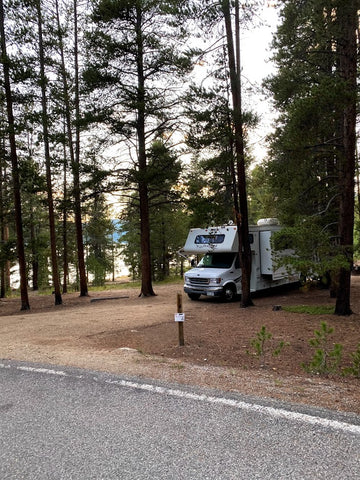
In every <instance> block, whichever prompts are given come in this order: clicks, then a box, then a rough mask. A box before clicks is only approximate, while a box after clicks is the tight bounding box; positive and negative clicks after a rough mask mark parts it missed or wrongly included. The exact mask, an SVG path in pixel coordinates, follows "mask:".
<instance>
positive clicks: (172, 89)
mask: <svg viewBox="0 0 360 480" xmlns="http://www.w3.org/2000/svg"><path fill="white" fill-rule="evenodd" d="M93 5H94V11H93V13H92V19H93V22H94V27H93V29H92V31H90V32H89V34H88V39H89V45H88V52H89V67H88V69H87V72H86V75H85V78H86V80H87V82H88V85H89V86H91V87H92V89H93V90H94V89H95V92H96V93H95V95H93V96H92V97H91V99H92V100H94V99H95V97H96V98H99V95H98V92H99V91H100V90H101V91H102V92H104V90H105V91H108V92H111V96H110V95H108V96H104V95H102V96H101V99H102V101H101V103H100V104H99V102H96V104H97V107H98V108H99V109H100V110H99V111H97V112H94V113H95V115H96V117H97V119H98V120H99V121H100V120H101V121H102V122H103V123H104V124H106V125H107V126H108V128H109V131H110V132H111V134H112V135H113V136H116V137H117V138H118V139H119V140H125V142H126V143H127V146H128V148H129V156H130V157H131V158H133V159H134V164H135V165H136V170H137V171H138V176H137V190H138V196H139V209H140V220H141V223H140V237H141V273H142V275H141V278H142V285H141V293H140V294H141V295H144V296H150V295H154V291H153V287H152V275H151V255H150V251H151V247H150V242H151V240H150V211H149V208H150V207H149V190H148V184H147V170H148V158H147V149H148V148H149V145H150V143H151V142H152V141H153V140H154V139H155V138H156V137H160V136H161V135H163V134H164V133H166V132H167V131H169V133H171V132H172V130H173V129H174V128H175V125H176V116H178V113H176V112H175V108H176V106H178V104H179V102H178V93H179V90H178V89H180V85H181V84H180V83H178V79H179V78H182V77H183V76H184V75H185V74H186V73H188V72H189V70H190V68H191V63H190V56H189V55H187V54H186V52H183V51H181V49H180V48H179V46H180V45H181V42H183V41H184V40H185V38H186V31H185V28H184V26H183V25H182V22H181V19H180V20H179V19H176V17H175V14H176V13H177V11H178V10H179V8H180V7H181V8H184V5H185V6H186V3H185V4H184V3H183V2H178V1H168V2H147V1H134V0H127V1H125V2H124V1H119V0H113V1H112V0H101V1H97V2H93ZM116 137H115V138H116Z"/></svg>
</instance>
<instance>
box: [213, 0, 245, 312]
mask: <svg viewBox="0 0 360 480" xmlns="http://www.w3.org/2000/svg"><path fill="white" fill-rule="evenodd" d="M238 7H239V5H238V2H236V11H237V14H236V22H237V25H236V35H235V37H236V40H237V45H236V52H237V58H236V56H235V48H234V40H233V29H232V24H231V14H230V2H229V0H222V3H221V8H222V13H223V16H224V21H225V29H226V40H227V50H228V61H229V72H230V85H231V93H232V102H233V120H234V130H235V139H234V144H235V154H236V176H237V194H238V197H239V199H238V202H236V201H235V203H234V205H235V210H236V208H237V203H238V205H239V211H235V214H236V224H237V229H238V236H239V256H240V265H241V270H242V277H241V288H242V294H241V307H249V306H251V305H253V302H252V299H251V293H250V280H251V246H250V241H249V220H248V205H247V193H246V177H245V154H244V133H243V122H242V105H241V82H240V47H239V41H240V40H239V38H240V35H239V32H238V28H239V25H238V21H239V17H238Z"/></svg>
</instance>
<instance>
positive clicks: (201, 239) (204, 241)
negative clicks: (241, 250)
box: [195, 234, 225, 245]
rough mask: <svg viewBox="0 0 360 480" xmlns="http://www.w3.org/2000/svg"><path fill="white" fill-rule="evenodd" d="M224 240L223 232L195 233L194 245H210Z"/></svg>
mask: <svg viewBox="0 0 360 480" xmlns="http://www.w3.org/2000/svg"><path fill="white" fill-rule="evenodd" d="M224 240H225V235H224V234H219V235H196V237H195V244H196V245H211V244H213V243H223V242H224Z"/></svg>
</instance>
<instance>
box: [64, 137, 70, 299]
mask: <svg viewBox="0 0 360 480" xmlns="http://www.w3.org/2000/svg"><path fill="white" fill-rule="evenodd" d="M64 133H65V132H64ZM63 185H64V209H63V232H62V243H63V286H62V291H63V293H67V290H68V276H69V259H68V240H67V228H68V225H67V215H68V212H67V202H68V192H67V159H66V146H65V144H64V179H63Z"/></svg>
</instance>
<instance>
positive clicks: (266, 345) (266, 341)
mask: <svg viewBox="0 0 360 480" xmlns="http://www.w3.org/2000/svg"><path fill="white" fill-rule="evenodd" d="M272 338H273V335H272V333H270V332H269V331H268V330H266V326H265V325H263V326H262V327H261V329H260V330H259V332H257V334H256V337H255V338H253V339H252V340H251V341H250V345H251V347H252V348H253V349H254V350H255V353H254V354H255V355H256V356H257V357H259V361H260V363H261V365H262V366H265V365H266V357H267V353H268V351H269V349H270V348H271V345H270V343H271V342H270V340H271V339H272ZM287 345H290V344H289V343H288V342H284V341H283V340H282V341H281V342H280V343H279V345H278V346H277V347H276V348H275V349H274V350H273V351H272V355H273V356H274V357H277V356H278V355H280V353H281V352H282V350H283V348H284V347H285V346H287ZM247 353H248V354H250V352H249V351H247Z"/></svg>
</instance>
